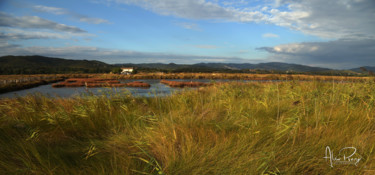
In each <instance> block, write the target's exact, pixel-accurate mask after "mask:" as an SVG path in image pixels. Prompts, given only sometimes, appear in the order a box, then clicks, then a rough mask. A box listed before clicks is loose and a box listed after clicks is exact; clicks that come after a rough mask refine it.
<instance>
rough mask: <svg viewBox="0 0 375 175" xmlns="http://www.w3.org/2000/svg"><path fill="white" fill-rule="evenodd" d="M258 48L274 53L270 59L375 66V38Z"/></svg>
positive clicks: (332, 66)
mask: <svg viewBox="0 0 375 175" xmlns="http://www.w3.org/2000/svg"><path fill="white" fill-rule="evenodd" d="M258 49H259V50H264V51H267V52H269V53H272V54H273V55H272V56H271V57H270V58H269V59H270V60H273V61H283V62H288V63H299V64H306V65H313V66H321V67H329V68H353V67H359V66H364V65H367V66H375V39H365V40H348V39H340V40H334V41H329V42H306V43H292V44H283V45H278V46H274V47H261V48H258Z"/></svg>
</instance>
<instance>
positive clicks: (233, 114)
mask: <svg viewBox="0 0 375 175" xmlns="http://www.w3.org/2000/svg"><path fill="white" fill-rule="evenodd" d="M374 86H375V83H374V82H373V81H366V82H356V83H348V82H346V83H340V82H335V81H333V82H320V81H311V82H300V81H288V82H277V83H261V82H252V83H235V82H233V83H225V84H221V85H213V86H209V87H205V88H199V89H196V90H184V91H183V92H182V93H179V94H175V95H171V96H167V97H155V98H140V97H133V96H131V95H130V93H128V92H126V91H125V92H122V91H121V92H118V93H113V94H112V93H109V94H108V93H104V94H103V95H101V96H90V95H88V96H85V97H77V98H61V99H60V98H47V97H44V96H41V95H30V96H27V97H19V98H16V99H4V100H1V101H0V145H1V146H0V174H173V175H175V174H374V172H375V152H374V148H375V145H374V143H375V89H374V88H373V87H374ZM327 146H329V147H330V148H331V149H332V151H333V153H334V156H335V157H340V158H342V154H341V155H339V151H340V150H341V149H342V148H344V147H355V148H356V149H357V152H356V153H355V154H354V155H353V157H352V158H354V157H355V158H361V159H360V161H359V162H358V164H356V165H353V164H333V167H331V166H330V162H329V160H327V159H325V158H324V157H326V148H327Z"/></svg>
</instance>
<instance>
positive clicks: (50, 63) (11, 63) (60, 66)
mask: <svg viewBox="0 0 375 175" xmlns="http://www.w3.org/2000/svg"><path fill="white" fill-rule="evenodd" d="M116 67H117V68H118V67H136V68H137V69H138V70H139V71H145V72H155V71H161V72H244V73H246V72H259V73H271V72H274V73H313V74H331V75H332V74H339V75H354V74H358V73H365V74H366V73H367V72H368V71H372V72H375V67H370V66H364V67H361V68H359V67H358V68H353V69H347V70H334V69H328V68H321V67H311V66H305V65H300V64H289V63H280V62H269V63H259V64H250V63H240V64H238V63H198V64H174V63H170V64H163V63H143V64H131V63H129V64H106V63H104V62H100V61H95V60H92V61H89V60H71V59H62V58H51V57H44V56H37V55H35V56H3V57H0V74H36V73H104V72H110V71H111V70H112V69H114V68H116Z"/></svg>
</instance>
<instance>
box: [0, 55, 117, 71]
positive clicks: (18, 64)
mask: <svg viewBox="0 0 375 175" xmlns="http://www.w3.org/2000/svg"><path fill="white" fill-rule="evenodd" d="M112 67H113V66H112V65H109V64H106V63H103V62H100V61H89V60H69V59H62V58H51V57H44V56H37V55H35V56H3V57H0V74H43V73H103V72H109V71H110V70H111V68H112Z"/></svg>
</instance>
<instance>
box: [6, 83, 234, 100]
mask: <svg viewBox="0 0 375 175" xmlns="http://www.w3.org/2000/svg"><path fill="white" fill-rule="evenodd" d="M120 81H121V82H122V83H128V82H132V81H143V82H145V83H148V84H150V85H151V87H150V88H131V87H118V88H108V87H98V88H86V87H74V88H52V86H51V84H48V85H42V86H38V87H34V88H30V89H24V90H19V91H13V92H8V93H4V94H0V98H14V97H19V96H26V95H28V94H36V93H40V94H42V95H45V96H50V97H72V96H78V95H83V94H88V93H92V94H94V95H100V94H103V93H105V92H106V93H112V92H113V93H131V94H132V95H133V96H145V97H152V96H165V95H169V94H171V93H173V92H178V91H181V90H182V88H171V87H169V86H167V85H164V84H162V83H160V80H155V79H147V80H120ZM171 81H187V82H189V81H196V82H205V83H208V82H212V81H215V82H226V81H236V80H224V79H222V80H209V79H194V80H191V79H177V80H171Z"/></svg>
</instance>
